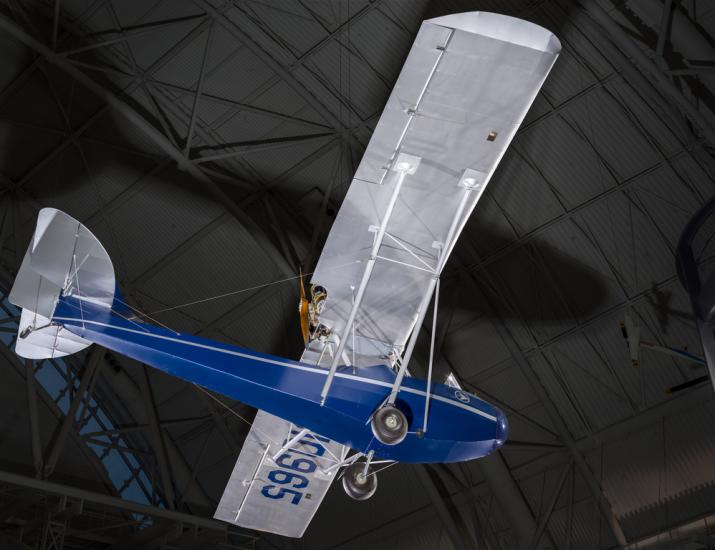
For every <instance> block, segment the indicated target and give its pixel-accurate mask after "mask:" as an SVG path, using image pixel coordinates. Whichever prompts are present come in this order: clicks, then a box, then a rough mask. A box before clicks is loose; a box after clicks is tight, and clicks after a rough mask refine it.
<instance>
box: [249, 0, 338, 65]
mask: <svg viewBox="0 0 715 550" xmlns="http://www.w3.org/2000/svg"><path fill="white" fill-rule="evenodd" d="M343 4H344V3H343V2H339V3H337V5H336V8H335V9H338V10H340V9H341V7H342V6H343ZM346 8H347V6H346ZM238 9H239V10H240V11H241V12H243V14H248V15H249V16H250V18H251V19H252V20H253V21H254V23H256V24H257V25H259V26H260V27H261V28H263V29H265V30H266V31H267V32H268V33H269V34H271V35H273V36H274V37H276V39H278V40H279V41H280V42H281V43H282V44H283V46H284V47H285V48H286V49H287V50H288V51H290V52H291V53H293V55H294V56H295V57H300V56H301V54H303V53H305V52H306V51H307V50H308V49H310V48H311V46H313V45H315V44H316V43H318V42H320V40H322V39H323V38H325V37H326V36H327V34H328V33H327V32H326V31H325V30H324V29H323V27H322V25H321V24H320V23H319V22H318V21H316V19H315V17H314V16H313V15H311V13H310V12H309V11H308V10H306V9H305V8H304V7H303V6H302V5H301V3H300V2H296V3H291V2H284V1H282V0H266V1H262V2H245V3H243V4H241V5H239V6H238ZM345 11H347V9H345ZM346 15H347V14H346ZM244 17H246V15H244Z"/></svg>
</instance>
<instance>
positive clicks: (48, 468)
mask: <svg viewBox="0 0 715 550" xmlns="http://www.w3.org/2000/svg"><path fill="white" fill-rule="evenodd" d="M103 356H104V348H103V347H101V346H95V348H94V349H93V350H92V351H91V352H90V354H89V356H88V359H87V368H86V369H85V371H84V374H83V375H82V380H81V381H80V383H79V388H78V389H77V393H76V394H75V396H74V398H73V399H72V401H71V403H70V406H69V408H68V409H67V414H66V415H65V418H64V420H63V421H62V424H61V426H60V428H59V431H58V432H57V435H56V436H55V438H54V442H53V444H52V446H51V447H50V449H49V450H48V453H47V459H46V460H45V464H44V476H45V477H49V476H50V474H52V472H54V470H55V466H57V461H58V460H59V458H60V453H61V452H62V448H63V447H64V444H65V440H66V439H67V435H68V434H69V432H70V430H71V429H72V428H73V427H74V425H75V418H76V416H77V411H78V410H79V406H80V404H81V403H82V402H83V401H84V398H85V392H86V391H87V388H88V387H89V384H90V382H91V380H92V378H93V377H94V376H95V375H96V371H97V369H98V368H99V365H100V364H101V362H102V357H103ZM67 383H68V385H69V386H70V387H71V386H72V381H71V380H68V382H67Z"/></svg>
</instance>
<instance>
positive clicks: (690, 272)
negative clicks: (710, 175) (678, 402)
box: [675, 197, 715, 390]
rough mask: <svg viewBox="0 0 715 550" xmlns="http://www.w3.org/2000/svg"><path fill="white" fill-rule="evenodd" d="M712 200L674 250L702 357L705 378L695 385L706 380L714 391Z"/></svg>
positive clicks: (714, 201)
mask: <svg viewBox="0 0 715 550" xmlns="http://www.w3.org/2000/svg"><path fill="white" fill-rule="evenodd" d="M714 214H715V197H713V198H712V199H710V200H709V201H708V202H707V203H705V204H704V205H703V206H702V207H701V208H700V210H698V211H697V212H696V213H695V215H694V216H693V217H692V219H691V220H690V221H689V222H688V223H687V224H686V226H685V228H684V229H683V232H682V234H681V235H680V240H679V241H678V246H677V248H676V251H675V260H676V265H677V268H678V278H679V279H680V283H681V284H682V285H683V288H685V290H686V291H687V292H688V295H689V296H690V304H691V306H692V308H693V314H694V316H695V322H696V324H697V326H698V332H699V333H700V341H701V342H702V345H703V353H704V354H705V364H706V366H707V368H708V372H709V376H708V375H704V376H701V377H700V378H699V379H697V381H695V380H693V381H691V382H692V383H691V384H690V385H691V386H692V385H695V384H698V383H700V382H704V381H706V380H707V379H708V378H709V379H710V382H711V383H712V385H713V390H715V268H713V264H712V259H713V257H715V244H713V243H714V241H713V236H715V226H713V221H715V216H714Z"/></svg>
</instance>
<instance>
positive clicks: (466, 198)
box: [387, 169, 488, 405]
mask: <svg viewBox="0 0 715 550" xmlns="http://www.w3.org/2000/svg"><path fill="white" fill-rule="evenodd" d="M486 176H487V174H484V173H483V172H478V171H476V170H471V169H467V170H465V171H464V172H463V173H462V177H461V178H460V180H459V187H462V188H463V189H464V192H463V195H462V200H461V201H460V202H459V206H458V208H457V212H456V214H455V216H454V219H453V220H452V224H451V225H450V227H449V231H448V232H447V238H446V239H445V242H444V243H442V247H441V248H442V250H441V251H440V254H439V260H438V261H437V267H436V268H435V270H434V276H433V277H432V279H431V280H430V283H429V286H428V287H427V291H426V292H425V293H424V295H423V297H422V301H421V302H420V305H419V308H418V310H417V314H416V316H415V317H416V318H415V324H414V326H413V329H412V335H411V336H410V341H409V342H408V344H407V349H406V350H405V355H404V356H403V358H402V361H401V363H400V370H399V371H398V372H397V377H396V378H395V382H394V384H393V385H392V391H391V392H390V397H389V398H388V399H387V403H388V404H390V405H392V404H393V403H394V402H395V400H396V399H397V394H398V392H399V391H400V386H401V385H402V380H403V379H404V378H405V372H406V371H407V366H408V364H409V362H410V359H411V358H412V352H413V351H414V349H415V344H416V343H417V337H418V336H419V333H420V331H419V327H420V326H421V325H422V321H424V318H425V315H426V314H427V307H428V306H429V303H430V300H431V299H432V293H434V291H435V288H436V287H437V281H439V275H440V273H442V269H443V268H444V264H445V263H446V262H447V258H448V257H449V251H450V250H451V247H452V244H453V243H452V242H453V241H454V240H455V239H456V236H457V235H458V234H459V233H458V230H459V228H460V226H461V225H462V223H463V220H462V218H463V217H464V212H465V211H467V212H469V210H468V208H467V205H469V204H470V202H472V201H471V200H470V199H473V198H474V197H473V195H472V191H476V192H477V199H478V198H479V195H480V194H481V193H482V192H483V191H484V183H485V182H486V181H487V180H488V178H487V177H486Z"/></svg>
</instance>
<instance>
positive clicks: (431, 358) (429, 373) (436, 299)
mask: <svg viewBox="0 0 715 550" xmlns="http://www.w3.org/2000/svg"><path fill="white" fill-rule="evenodd" d="M438 306H439V279H437V286H436V287H435V289H434V311H433V313H432V335H431V338H430V344H429V366H428V368H427V391H426V392H425V419H424V422H423V424H422V433H427V418H428V416H429V400H430V392H431V391H432V364H433V362H434V341H435V337H436V334H437V307H438ZM415 330H417V327H415Z"/></svg>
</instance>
